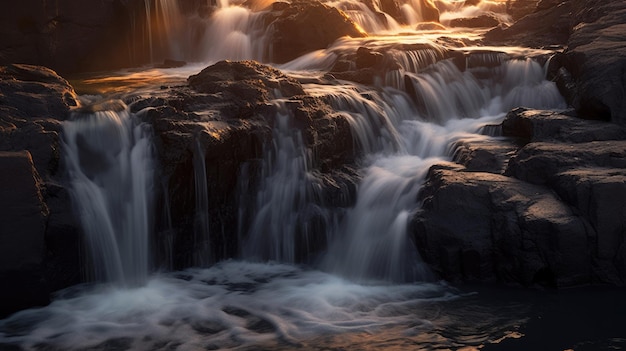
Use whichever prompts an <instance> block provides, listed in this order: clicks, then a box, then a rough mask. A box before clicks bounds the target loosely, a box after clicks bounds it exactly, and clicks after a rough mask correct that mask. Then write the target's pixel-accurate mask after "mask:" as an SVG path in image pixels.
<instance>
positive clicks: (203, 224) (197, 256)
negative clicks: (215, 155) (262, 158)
mask: <svg viewBox="0 0 626 351" xmlns="http://www.w3.org/2000/svg"><path fill="white" fill-rule="evenodd" d="M193 170H194V184H195V189H196V194H195V195H196V196H195V197H196V214H195V218H194V227H193V238H194V240H193V264H194V265H196V266H200V267H208V266H209V264H211V263H212V262H213V260H212V257H211V237H210V236H209V195H208V189H207V188H208V187H207V174H206V161H205V157H204V150H203V149H202V145H200V140H198V139H196V143H195V149H194V153H193Z"/></svg>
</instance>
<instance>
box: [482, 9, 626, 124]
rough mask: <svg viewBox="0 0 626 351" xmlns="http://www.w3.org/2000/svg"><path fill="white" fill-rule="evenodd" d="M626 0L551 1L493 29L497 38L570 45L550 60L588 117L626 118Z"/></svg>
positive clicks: (561, 82) (556, 75)
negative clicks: (520, 17)
mask: <svg viewBox="0 0 626 351" xmlns="http://www.w3.org/2000/svg"><path fill="white" fill-rule="evenodd" d="M624 30H626V4H625V3H624V2H623V1H619V0H610V1H598V0H594V1H582V0H568V1H562V2H557V1H547V0H544V1H542V2H540V3H539V5H538V6H537V10H536V12H534V13H532V14H530V15H529V16H526V17H524V18H522V19H521V20H519V21H518V22H516V23H515V24H514V25H512V26H511V27H509V28H506V29H503V28H498V29H494V30H492V31H490V32H488V33H487V34H486V35H485V39H486V41H487V42H488V43H493V44H503V43H504V44H511V45H524V46H531V47H555V46H561V47H566V49H565V51H564V52H563V53H562V54H559V55H557V56H556V57H555V58H554V59H553V60H552V61H551V69H550V71H551V72H552V74H551V76H550V78H551V79H555V80H556V81H557V84H558V86H559V89H560V90H561V93H562V94H563V95H564V96H565V97H566V98H567V100H568V103H569V104H570V105H571V106H573V107H574V108H575V109H576V110H577V111H578V113H579V115H580V116H581V117H583V118H589V119H601V120H605V121H612V122H616V123H619V124H625V123H626V112H625V111H626V105H625V104H626V96H625V95H624V89H623V87H624V86H626V80H625V79H626V78H624V75H623V74H622V73H623V71H624V67H626V39H625V38H624V36H623V35H622V33H623V32H624Z"/></svg>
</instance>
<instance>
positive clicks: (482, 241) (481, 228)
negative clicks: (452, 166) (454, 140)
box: [413, 169, 591, 286]
mask: <svg viewBox="0 0 626 351" xmlns="http://www.w3.org/2000/svg"><path fill="white" fill-rule="evenodd" d="M421 196H422V199H423V200H424V204H423V211H422V212H421V213H419V214H418V216H417V217H416V219H415V220H414V222H413V225H414V231H415V241H416V243H417V246H418V248H420V253H421V254H422V257H423V258H424V259H425V260H426V261H427V262H430V263H431V264H432V266H433V268H434V269H435V270H436V271H438V272H440V273H441V274H442V276H443V277H444V278H446V279H450V280H460V279H462V280H470V281H471V280H480V281H492V282H493V281H499V282H507V283H518V284H522V285H532V284H535V283H538V284H545V285H552V286H571V285H576V284H583V283H589V282H590V276H591V269H590V267H591V266H590V263H589V260H590V254H589V250H590V247H589V243H588V240H589V239H588V233H587V229H586V227H585V224H584V222H583V220H582V219H581V218H579V217H578V216H576V215H575V214H574V213H573V212H572V210H571V209H570V208H569V207H568V206H567V205H566V204H563V203H562V202H560V201H559V199H558V198H557V197H556V196H554V194H553V193H552V192H551V191H550V190H549V189H548V188H546V187H541V186H536V185H531V184H528V183H525V182H522V181H519V180H517V179H513V178H509V177H505V176H501V175H495V174H491V173H481V172H464V171H455V170H445V169H439V170H437V169H434V170H432V171H431V173H430V175H429V181H428V182H427V183H426V185H425V187H424V189H423V190H422V195H421Z"/></svg>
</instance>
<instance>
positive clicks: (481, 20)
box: [450, 14, 500, 28]
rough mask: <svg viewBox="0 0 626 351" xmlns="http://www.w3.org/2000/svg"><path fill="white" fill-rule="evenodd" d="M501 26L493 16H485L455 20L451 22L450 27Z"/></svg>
mask: <svg viewBox="0 0 626 351" xmlns="http://www.w3.org/2000/svg"><path fill="white" fill-rule="evenodd" d="M499 24H500V20H499V19H498V17H496V16H495V15H493V14H484V15H480V16H477V17H471V18H455V19H453V20H452V21H450V27H468V28H490V27H495V26H497V25H499Z"/></svg>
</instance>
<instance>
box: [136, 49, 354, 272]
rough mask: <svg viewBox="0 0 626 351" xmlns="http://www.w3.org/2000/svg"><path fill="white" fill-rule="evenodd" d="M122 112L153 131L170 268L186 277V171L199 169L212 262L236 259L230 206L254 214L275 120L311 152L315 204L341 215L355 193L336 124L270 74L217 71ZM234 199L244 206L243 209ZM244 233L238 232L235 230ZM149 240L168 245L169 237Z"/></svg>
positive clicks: (251, 66)
mask: <svg viewBox="0 0 626 351" xmlns="http://www.w3.org/2000/svg"><path fill="white" fill-rule="evenodd" d="M130 107H131V110H132V111H134V112H137V113H138V115H139V116H140V118H141V119H142V120H144V121H146V122H148V123H150V124H151V125H152V126H153V129H154V132H155V137H156V138H155V139H156V140H155V142H156V147H157V151H158V155H159V157H160V163H161V164H162V165H163V167H162V177H163V179H165V180H166V184H165V187H164V188H165V189H166V190H165V192H166V194H167V196H166V199H164V200H163V201H168V203H169V204H170V209H171V227H170V228H173V229H174V231H175V233H174V248H173V249H174V256H175V257H174V262H173V266H174V267H176V268H183V267H187V266H189V265H191V264H193V262H191V261H190V258H191V257H193V255H192V254H191V253H192V252H193V250H194V242H193V240H194V239H193V235H192V234H191V233H193V226H194V216H195V213H196V207H195V206H196V205H195V204H196V201H195V200H196V195H197V194H196V191H195V182H196V179H195V177H196V174H197V173H195V168H197V167H198V166H199V165H198V156H199V155H200V156H202V157H203V158H202V161H203V162H204V165H205V170H204V171H205V173H206V182H207V194H208V196H209V199H208V202H209V203H210V204H211V206H210V209H209V216H208V218H210V223H209V228H210V233H211V240H212V245H211V247H212V248H213V250H214V251H213V252H212V254H213V257H214V258H215V259H223V258H228V257H233V256H235V255H237V253H238V252H237V249H238V245H239V243H238V235H239V234H240V233H238V232H237V231H238V230H240V231H241V230H242V229H241V228H240V229H238V226H239V225H240V223H238V215H239V211H240V210H241V209H242V208H240V207H238V206H239V204H240V203H241V202H243V204H242V205H243V206H244V207H245V206H246V205H251V204H254V197H255V195H254V194H255V193H256V190H257V187H258V186H259V181H260V179H261V177H262V176H263V174H262V173H263V172H264V171H267V170H264V169H263V158H264V157H266V156H267V153H268V152H269V150H272V143H274V142H276V141H275V140H274V139H273V138H274V137H277V136H276V135H274V130H275V128H277V126H278V123H280V119H279V118H278V116H279V115H289V116H290V128H291V129H292V130H294V131H298V132H299V134H300V135H301V137H302V142H303V144H304V146H305V147H307V148H308V149H310V150H311V160H310V161H311V167H312V169H311V172H312V174H314V173H315V174H316V175H315V176H314V177H312V178H315V180H314V181H313V182H314V183H315V184H317V185H316V186H319V188H320V189H323V190H322V191H321V192H320V194H321V198H319V199H317V200H318V201H320V203H324V204H325V205H329V204H330V205H332V206H335V205H337V206H344V207H345V206H348V205H349V204H347V203H346V200H345V196H342V195H344V194H337V193H338V192H340V191H341V189H348V190H350V191H352V192H353V191H354V188H355V186H354V179H353V177H352V176H351V174H350V173H351V172H350V171H346V170H345V168H344V165H346V164H350V163H352V162H354V159H355V157H356V154H357V151H356V150H355V143H354V140H353V137H352V133H351V131H350V125H349V123H348V121H347V120H346V118H345V116H344V115H341V114H337V113H335V112H334V111H333V110H332V109H331V108H330V106H329V105H328V104H326V103H325V102H324V101H323V99H321V98H319V97H313V96H310V95H308V94H306V92H305V91H304V89H303V88H302V85H301V84H300V83H299V82H298V81H296V80H294V79H293V78H291V77H289V76H287V75H285V74H284V73H282V72H281V71H279V70H276V69H274V68H271V67H269V66H267V65H263V64H260V63H257V62H253V61H240V62H231V61H221V62H218V63H216V64H214V65H212V66H209V67H207V68H205V69H204V70H202V71H201V72H199V73H198V74H196V75H193V76H191V77H189V78H188V86H181V87H175V88H172V89H171V90H170V91H167V92H165V93H164V94H163V96H162V97H158V98H155V97H151V98H145V99H137V100H136V101H134V102H132V103H131V104H130ZM240 196H243V197H245V199H246V200H242V198H240ZM244 230H245V228H244ZM157 231H158V233H157V235H170V234H171V233H168V232H167V231H168V228H166V227H161V228H158V229H157Z"/></svg>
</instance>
